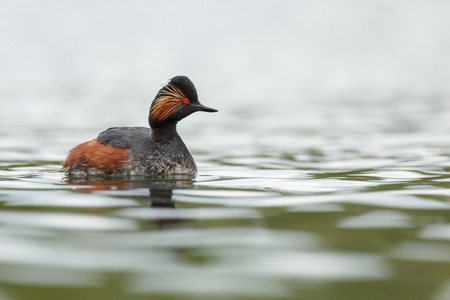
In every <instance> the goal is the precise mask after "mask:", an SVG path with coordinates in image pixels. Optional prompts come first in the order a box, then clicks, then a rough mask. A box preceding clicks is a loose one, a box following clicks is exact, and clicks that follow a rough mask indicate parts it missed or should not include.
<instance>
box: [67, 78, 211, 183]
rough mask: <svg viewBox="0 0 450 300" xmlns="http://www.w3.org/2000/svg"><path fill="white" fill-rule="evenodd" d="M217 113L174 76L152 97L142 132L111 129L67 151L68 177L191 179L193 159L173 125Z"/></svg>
mask: <svg viewBox="0 0 450 300" xmlns="http://www.w3.org/2000/svg"><path fill="white" fill-rule="evenodd" d="M197 111H204V112H217V111H218V110H217V109H214V108H210V107H207V106H205V105H203V104H201V103H200V102H199V100H198V95H197V90H196V88H195V86H194V83H193V82H192V81H191V80H190V79H189V78H188V77H186V76H175V77H173V78H172V79H170V80H169V82H168V83H167V84H166V85H164V86H163V87H162V88H161V89H160V90H159V91H158V93H157V94H156V96H155V98H154V100H153V101H152V104H151V106H150V111H149V116H148V122H149V125H150V128H148V127H111V128H109V129H107V130H105V131H103V132H101V133H100V134H99V135H98V136H97V138H95V139H93V140H90V141H87V142H84V143H82V144H79V145H77V146H76V147H74V148H73V149H72V150H70V151H69V154H68V156H67V159H66V160H65V162H64V164H63V170H64V171H65V173H66V174H67V175H69V176H74V177H79V176H88V175H113V174H117V175H144V176H159V175H169V174H187V175H195V174H197V165H196V163H195V160H194V158H193V157H192V155H191V153H190V152H189V150H188V148H187V147H186V145H185V144H184V142H183V140H182V139H181V137H180V136H179V135H178V132H177V123H178V122H179V121H180V120H182V119H184V118H185V117H187V116H189V115H190V114H192V113H194V112H197Z"/></svg>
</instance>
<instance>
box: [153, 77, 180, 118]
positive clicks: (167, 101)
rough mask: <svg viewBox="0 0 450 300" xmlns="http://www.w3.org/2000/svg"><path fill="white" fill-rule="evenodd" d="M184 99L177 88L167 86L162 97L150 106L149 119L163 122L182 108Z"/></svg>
mask: <svg viewBox="0 0 450 300" xmlns="http://www.w3.org/2000/svg"><path fill="white" fill-rule="evenodd" d="M184 98H186V96H185V95H184V94H183V92H182V91H181V90H180V89H179V88H178V87H176V86H174V85H172V84H168V85H167V86H166V90H165V92H164V95H163V96H161V97H159V98H158V99H156V100H155V103H154V104H153V105H152V108H151V112H150V115H151V117H152V118H153V119H154V120H156V121H158V122H162V121H164V120H165V119H167V118H168V117H170V116H171V115H173V114H174V113H176V112H177V111H178V110H179V109H180V108H181V107H182V106H183V99H184Z"/></svg>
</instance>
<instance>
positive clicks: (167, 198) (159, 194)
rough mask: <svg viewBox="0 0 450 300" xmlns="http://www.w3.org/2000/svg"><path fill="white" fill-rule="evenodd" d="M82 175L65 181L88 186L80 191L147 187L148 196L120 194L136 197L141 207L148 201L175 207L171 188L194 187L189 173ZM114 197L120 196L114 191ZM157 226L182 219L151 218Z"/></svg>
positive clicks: (171, 223)
mask: <svg viewBox="0 0 450 300" xmlns="http://www.w3.org/2000/svg"><path fill="white" fill-rule="evenodd" d="M120 178H122V177H119V178H118V177H103V176H102V177H97V176H95V177H83V178H76V177H70V176H68V177H67V178H66V182H67V183H68V184H70V185H81V186H85V185H87V186H89V187H88V188H83V189H80V190H79V191H80V192H93V191H108V190H114V191H117V190H124V191H126V190H132V189H133V190H134V189H140V188H148V190H149V194H148V196H136V195H134V196H131V197H130V195H127V194H125V195H122V197H124V198H126V199H130V198H133V199H136V200H138V201H139V202H140V203H141V204H142V208H145V207H146V206H148V205H147V204H148V203H150V206H151V207H152V208H164V209H166V208H173V209H174V208H175V203H174V201H173V200H172V195H173V190H175V189H191V188H193V187H194V184H193V183H194V177H193V176H190V175H170V176H160V177H151V178H150V177H141V176H139V177H123V179H122V180H120ZM115 197H120V195H117V193H115ZM152 221H154V222H155V223H156V224H157V225H158V228H160V229H164V228H167V227H169V226H170V227H173V226H174V225H180V224H181V223H183V220H180V219H179V218H175V219H167V218H164V219H156V220H152Z"/></svg>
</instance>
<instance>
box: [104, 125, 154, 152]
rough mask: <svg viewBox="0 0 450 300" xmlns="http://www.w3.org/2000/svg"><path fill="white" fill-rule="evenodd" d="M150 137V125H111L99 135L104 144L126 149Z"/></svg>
mask: <svg viewBox="0 0 450 300" xmlns="http://www.w3.org/2000/svg"><path fill="white" fill-rule="evenodd" d="M149 139H150V128H148V127H111V128H108V129H106V130H105V131H103V132H101V133H100V134H99V135H98V137H97V140H98V141H99V142H100V143H102V144H103V145H111V146H112V147H116V148H125V149H129V148H132V147H138V146H140V145H142V144H143V143H144V142H146V141H148V140H149Z"/></svg>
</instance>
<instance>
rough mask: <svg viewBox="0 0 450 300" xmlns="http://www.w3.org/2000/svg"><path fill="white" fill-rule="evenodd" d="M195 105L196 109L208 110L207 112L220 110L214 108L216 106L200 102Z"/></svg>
mask: <svg viewBox="0 0 450 300" xmlns="http://www.w3.org/2000/svg"><path fill="white" fill-rule="evenodd" d="M193 106H194V107H195V109H196V110H197V111H206V112H217V111H218V110H217V109H214V108H211V107H208V106H204V105H203V104H200V103H199V104H196V105H193Z"/></svg>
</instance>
